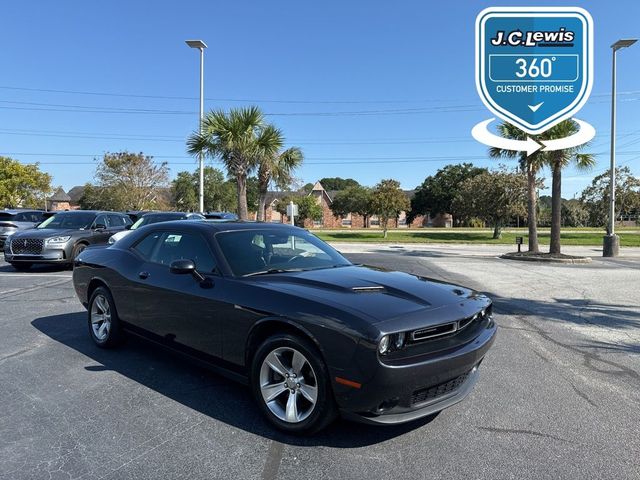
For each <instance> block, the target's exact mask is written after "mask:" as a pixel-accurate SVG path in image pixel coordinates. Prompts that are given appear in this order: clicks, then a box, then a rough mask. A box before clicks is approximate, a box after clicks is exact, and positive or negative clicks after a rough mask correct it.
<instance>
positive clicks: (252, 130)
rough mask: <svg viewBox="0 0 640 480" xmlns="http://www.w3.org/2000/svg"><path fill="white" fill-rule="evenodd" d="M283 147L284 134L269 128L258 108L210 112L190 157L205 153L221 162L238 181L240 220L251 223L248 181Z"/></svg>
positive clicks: (190, 145)
mask: <svg viewBox="0 0 640 480" xmlns="http://www.w3.org/2000/svg"><path fill="white" fill-rule="evenodd" d="M281 147H282V133H281V132H280V130H278V129H277V128H275V127H274V126H273V125H267V124H265V121H264V115H263V113H262V112H261V111H260V109H259V108H258V107H255V106H254V107H247V108H237V109H232V110H231V111H230V112H229V113H226V112H225V111H223V110H218V111H211V112H209V113H208V114H207V115H206V116H205V118H204V120H203V123H202V132H195V133H193V134H191V136H190V137H189V139H188V140H187V150H188V152H189V153H190V154H191V155H195V154H199V153H204V154H206V155H208V156H210V157H213V158H220V159H221V160H222V162H223V163H224V164H225V166H226V168H227V174H228V175H229V177H232V178H234V179H235V181H236V185H237V190H236V191H237V201H238V217H239V218H240V219H241V220H248V219H249V213H248V208H247V177H248V176H249V175H250V174H251V173H252V172H253V171H255V169H256V168H257V167H258V164H259V162H260V160H261V159H263V158H268V157H273V156H274V155H276V154H277V152H278V151H279V150H280V148H281Z"/></svg>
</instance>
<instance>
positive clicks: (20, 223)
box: [0, 209, 44, 249]
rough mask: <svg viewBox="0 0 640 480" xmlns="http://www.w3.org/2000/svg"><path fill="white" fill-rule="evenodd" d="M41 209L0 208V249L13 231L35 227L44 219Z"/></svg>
mask: <svg viewBox="0 0 640 480" xmlns="http://www.w3.org/2000/svg"><path fill="white" fill-rule="evenodd" d="M43 215H44V212H43V211H42V210H22V209H16V210H1V211H0V249H1V248H2V247H4V242H5V241H6V240H7V238H8V237H9V236H11V235H13V234H14V233H16V232H18V231H22V230H27V229H29V228H33V227H35V226H36V225H37V224H39V223H40V222H42V220H44V217H43Z"/></svg>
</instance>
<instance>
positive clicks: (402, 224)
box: [264, 182, 452, 228]
mask: <svg viewBox="0 0 640 480" xmlns="http://www.w3.org/2000/svg"><path fill="white" fill-rule="evenodd" d="M336 193H338V192H337V191H332V190H325V189H324V187H323V186H322V184H321V183H320V182H316V183H315V185H314V186H313V189H312V190H311V192H310V193H309V195H310V196H313V197H315V198H316V201H317V202H318V204H319V205H320V206H321V207H322V219H321V220H315V221H314V220H310V219H307V220H305V225H304V226H305V228H366V227H365V224H364V218H363V217H362V215H358V214H357V213H350V214H348V215H347V216H345V217H342V218H340V217H338V218H336V217H335V216H334V215H333V212H332V211H331V203H332V202H333V198H334V196H335V194H336ZM414 193H415V191H414V190H405V194H406V195H407V198H409V200H411V198H412V197H413V195H414ZM289 194H290V192H269V193H268V194H267V201H266V208H265V217H264V218H265V221H267V222H276V223H287V222H288V221H289V219H288V218H287V216H286V215H281V214H280V213H278V212H277V211H276V209H275V204H276V202H277V201H278V200H280V199H281V198H283V197H285V196H287V195H289ZM406 214H407V212H401V213H400V216H399V217H398V219H397V220H390V221H389V228H417V227H451V226H452V217H451V215H449V214H445V215H440V214H438V215H436V216H435V217H433V218H432V217H431V216H430V215H420V216H418V217H417V218H415V219H414V220H413V222H411V224H410V225H407V221H406ZM368 228H380V220H379V219H378V217H377V216H376V215H373V216H371V217H370V218H369V226H368Z"/></svg>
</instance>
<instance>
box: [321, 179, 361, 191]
mask: <svg viewBox="0 0 640 480" xmlns="http://www.w3.org/2000/svg"><path fill="white" fill-rule="evenodd" d="M320 183H321V184H322V187H323V188H324V189H325V190H344V189H346V188H349V187H358V186H360V184H359V183H358V182H357V181H356V180H354V179H353V178H342V177H325V178H321V179H320Z"/></svg>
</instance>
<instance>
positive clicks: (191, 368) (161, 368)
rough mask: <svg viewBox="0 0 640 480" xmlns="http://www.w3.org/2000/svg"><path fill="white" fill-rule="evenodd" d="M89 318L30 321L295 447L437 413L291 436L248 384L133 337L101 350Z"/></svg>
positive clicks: (331, 443) (364, 439) (370, 436)
mask: <svg viewBox="0 0 640 480" xmlns="http://www.w3.org/2000/svg"><path fill="white" fill-rule="evenodd" d="M86 318H87V317H86V313H85V312H76V313H69V314H63V315H52V316H47V317H40V318H37V319H35V320H34V321H33V322H31V323H32V325H33V326H34V327H35V328H36V329H37V330H39V331H40V332H42V333H44V334H45V335H47V336H48V337H50V338H51V339H53V340H55V341H57V342H60V343H62V344H64V345H66V346H67V347H70V348H72V349H74V350H76V351H77V352H80V353H82V354H83V355H85V356H87V357H89V358H90V359H92V360H93V361H95V362H98V363H99V364H100V365H88V366H86V367H85V369H86V370H88V371H104V370H111V371H114V372H117V373H119V374H120V375H124V376H125V377H127V378H130V379H131V380H133V381H135V382H138V383H139V384H141V385H144V386H145V387H147V388H150V389H152V390H155V391H156V392H158V393H160V394H161V395H164V396H166V397H168V398H170V399H172V400H174V401H176V402H179V403H181V404H183V405H185V406H187V407H189V408H191V409H194V410H196V411H198V412H200V413H202V414H204V415H207V416H209V417H211V418H214V419H216V420H218V421H221V422H224V423H226V424H228V425H231V426H233V427H236V428H240V429H242V430H245V431H247V432H250V433H253V434H256V435H260V436H263V437H265V438H269V439H271V440H273V441H276V442H280V443H284V444H290V445H296V446H327V447H334V448H358V447H364V446H368V445H373V444H376V443H380V442H384V441H386V440H389V439H391V438H394V437H397V436H399V435H403V434H405V433H408V432H410V431H412V430H415V429H417V428H420V427H422V426H424V425H426V424H428V423H430V422H431V421H432V420H433V419H434V418H435V417H436V416H437V415H432V416H430V417H426V418H425V419H422V420H418V421H416V422H411V423H408V424H404V425H397V426H385V427H378V426H371V425H363V424H359V423H354V422H349V421H345V420H341V419H339V420H337V421H336V422H334V423H333V424H332V425H330V426H329V427H328V428H327V429H325V430H323V431H321V432H320V433H318V434H315V435H311V436H306V437H298V436H293V435H288V434H285V433H282V432H280V431H279V430H276V429H274V428H273V427H271V425H270V424H269V423H267V421H266V420H265V419H264V418H263V417H262V415H261V413H260V411H259V410H258V408H257V406H256V405H255V404H254V402H253V400H252V398H251V394H250V392H249V389H248V388H247V387H245V386H243V385H240V384H238V383H236V382H234V381H232V380H228V379H226V378H225V377H223V376H221V375H218V374H216V373H215V372H211V371H209V370H206V369H204V368H202V367H199V366H197V365H194V364H193V363H191V362H190V361H189V360H187V359H184V358H182V357H180V356H178V355H175V354H173V353H171V352H168V351H166V350H164V349H162V348H158V347H156V346H154V345H151V344H150V343H148V342H146V341H144V340H141V339H138V338H135V337H132V336H129V337H127V341H126V342H125V343H124V345H122V346H121V347H119V348H117V349H113V350H105V349H101V348H98V347H97V346H95V344H94V343H93V342H92V341H91V339H90V338H89V335H88V332H87V326H86V325H87V323H86V322H87V320H86ZM91 363H93V362H91ZM212 398H215V401H212Z"/></svg>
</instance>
